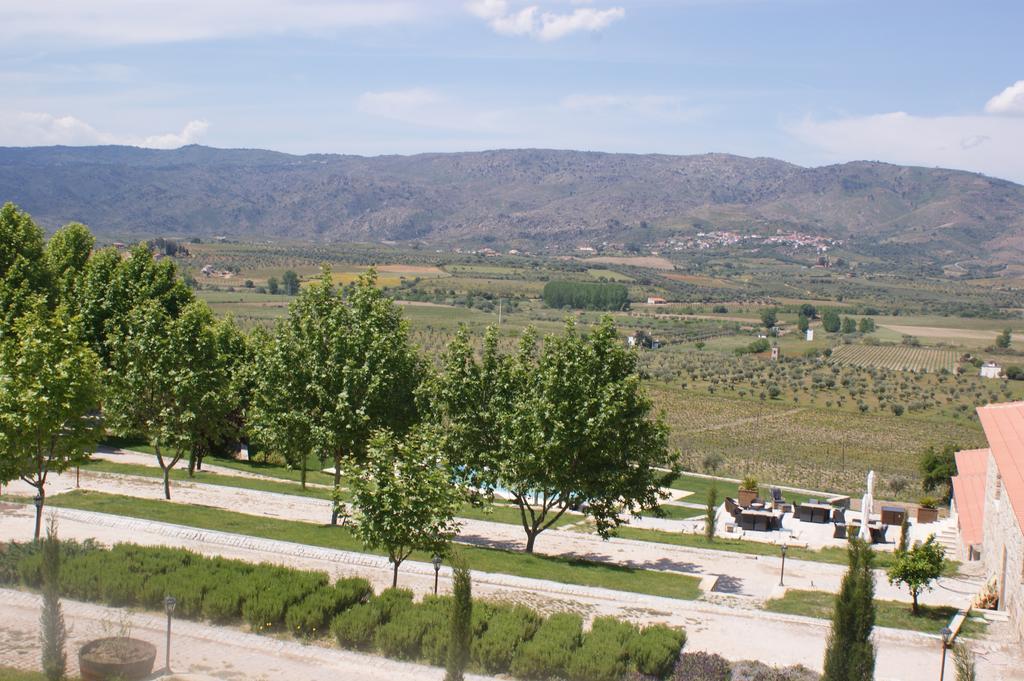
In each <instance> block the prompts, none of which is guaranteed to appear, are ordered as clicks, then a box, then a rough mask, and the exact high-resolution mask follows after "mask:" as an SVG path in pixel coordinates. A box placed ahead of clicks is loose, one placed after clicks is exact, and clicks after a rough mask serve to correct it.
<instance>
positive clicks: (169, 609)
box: [164, 596, 178, 673]
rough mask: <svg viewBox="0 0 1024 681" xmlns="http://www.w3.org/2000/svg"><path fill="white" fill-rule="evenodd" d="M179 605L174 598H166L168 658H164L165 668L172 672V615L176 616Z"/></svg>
mask: <svg viewBox="0 0 1024 681" xmlns="http://www.w3.org/2000/svg"><path fill="white" fill-rule="evenodd" d="M177 604H178V601H177V599H176V598H175V597H174V596H167V597H165V598H164V612H166V613H167V656H166V658H164V668H165V669H166V670H167V671H168V673H169V672H170V671H171V615H173V614H174V606H176V605H177Z"/></svg>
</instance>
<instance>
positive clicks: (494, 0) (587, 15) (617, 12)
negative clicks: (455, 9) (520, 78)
mask: <svg viewBox="0 0 1024 681" xmlns="http://www.w3.org/2000/svg"><path fill="white" fill-rule="evenodd" d="M574 4H576V3H574ZM466 9H467V10H468V11H469V12H470V13H471V14H473V15H475V16H477V17H479V18H481V19H483V20H484V21H486V22H487V24H488V25H489V26H490V27H491V29H493V30H494V31H495V32H496V33H500V34H502V35H528V36H531V37H533V38H537V39H539V40H558V39H559V38H564V37H565V36H567V35H570V34H572V33H578V32H580V31H586V32H594V31H600V30H603V29H605V28H607V27H608V26H610V25H611V24H613V23H614V22H616V21H618V20H619V19H622V18H623V17H624V16H626V10H625V9H623V8H621V7H611V8H609V9H593V8H590V7H579V8H576V9H574V10H573V11H572V12H570V13H568V14H559V13H556V12H542V11H541V8H540V6H538V5H529V6H527V7H523V8H521V9H518V10H514V9H512V7H511V6H510V5H509V2H508V0H473V1H472V2H469V3H467V4H466Z"/></svg>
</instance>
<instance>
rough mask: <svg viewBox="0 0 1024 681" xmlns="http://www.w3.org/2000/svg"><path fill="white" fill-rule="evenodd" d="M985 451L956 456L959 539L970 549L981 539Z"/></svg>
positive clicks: (983, 511)
mask: <svg viewBox="0 0 1024 681" xmlns="http://www.w3.org/2000/svg"><path fill="white" fill-rule="evenodd" d="M988 456H989V450H987V449H967V450H964V451H962V452H957V453H956V471H957V475H956V476H955V477H954V478H953V497H954V498H955V499H956V512H957V522H958V524H959V526H960V538H961V540H963V543H964V544H966V545H968V546H970V545H972V544H980V543H981V542H982V540H983V539H984V536H985V531H984V528H985V481H986V480H985V479H986V477H987V475H988Z"/></svg>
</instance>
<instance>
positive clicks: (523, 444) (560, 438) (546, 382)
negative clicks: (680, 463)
mask: <svg viewBox="0 0 1024 681" xmlns="http://www.w3.org/2000/svg"><path fill="white" fill-rule="evenodd" d="M637 362H638V359H637V356H636V353H633V352H630V351H628V350H627V349H626V348H625V347H624V346H623V344H622V343H621V342H620V341H619V339H618V336H617V333H616V330H615V326H614V325H613V323H612V320H611V318H610V317H605V318H604V319H602V320H601V322H600V324H599V325H598V326H597V327H595V328H594V329H592V331H591V333H590V335H589V336H587V337H584V336H582V335H581V334H580V333H579V332H578V331H577V329H576V325H575V322H574V321H573V320H572V319H569V320H567V321H566V324H565V330H564V331H563V333H562V334H561V335H558V336H549V337H547V338H546V339H545V340H544V345H543V349H542V350H538V348H537V337H536V333H535V332H534V331H533V330H532V329H528V330H527V331H526V332H525V333H524V334H523V336H522V338H521V339H520V343H519V349H518V351H516V352H514V353H509V354H504V353H502V352H500V351H499V350H498V337H497V331H496V330H495V329H493V328H491V329H488V331H487V334H486V335H485V338H484V350H483V356H482V359H481V360H480V361H479V362H478V361H477V360H476V357H475V356H474V352H473V349H472V347H471V345H470V343H469V340H468V335H467V333H466V331H465V329H460V330H459V333H458V334H457V335H456V338H455V339H454V340H453V342H452V343H451V344H450V346H449V352H448V353H447V356H446V358H445V362H444V364H445V370H444V374H443V376H441V377H440V379H439V380H438V382H437V385H436V387H435V390H434V393H433V398H434V399H433V404H432V406H433V407H434V409H435V410H436V413H437V415H438V416H439V418H440V419H441V420H442V422H443V423H444V426H445V428H446V432H448V433H449V435H450V441H451V444H452V451H453V454H452V456H453V461H454V462H455V464H456V466H457V468H458V470H461V471H464V472H465V473H466V475H467V479H468V483H469V485H470V486H471V487H474V488H482V489H485V490H493V489H495V488H498V487H501V488H504V489H506V490H508V491H509V493H510V495H511V498H512V500H513V502H514V503H515V504H516V505H517V506H518V507H519V511H520V520H521V522H522V525H523V529H524V531H525V532H526V536H527V542H526V550H527V552H532V551H533V548H534V543H535V541H536V538H537V535H539V534H540V533H541V532H543V531H544V530H546V529H547V528H549V527H551V526H552V525H553V524H554V523H556V522H557V521H558V519H559V518H561V517H562V515H563V514H564V513H565V512H566V511H567V510H568V509H570V508H578V509H580V510H581V511H582V512H584V513H585V514H586V515H587V516H589V517H590V518H591V519H593V520H594V521H595V524H596V528H597V531H598V533H599V534H600V535H601V536H602V537H608V536H609V535H610V534H611V532H612V531H613V530H614V529H615V528H616V527H618V526H619V525H620V524H621V523H622V522H623V516H624V515H626V514H637V513H639V512H640V511H642V510H648V509H657V508H658V502H659V500H660V499H662V498H663V496H662V493H661V487H662V486H663V485H666V484H667V483H668V482H669V481H670V480H671V479H672V478H673V477H674V475H675V472H674V470H675V469H674V468H673V472H670V473H667V474H665V473H660V472H659V469H662V468H667V467H674V465H675V463H674V461H673V457H671V456H670V455H669V452H668V447H667V428H666V426H665V425H664V423H663V422H662V421H661V420H660V419H656V418H653V417H652V413H651V412H652V411H653V408H652V404H651V401H650V399H649V398H648V397H647V395H646V394H645V393H644V391H643V389H642V387H641V384H640V374H639V369H638V365H637Z"/></svg>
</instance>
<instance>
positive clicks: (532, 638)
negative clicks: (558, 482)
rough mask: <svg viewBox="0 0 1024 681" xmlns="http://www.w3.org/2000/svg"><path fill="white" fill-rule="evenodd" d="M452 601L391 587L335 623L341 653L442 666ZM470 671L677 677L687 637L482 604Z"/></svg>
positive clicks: (600, 679)
mask: <svg viewBox="0 0 1024 681" xmlns="http://www.w3.org/2000/svg"><path fill="white" fill-rule="evenodd" d="M450 603H451V601H450V599H449V597H447V596H440V597H437V596H427V597H426V598H424V599H423V601H421V602H420V603H414V602H413V599H412V593H411V592H410V591H406V590H403V589H388V590H386V591H384V592H382V593H381V594H380V596H378V597H376V598H371V599H370V600H369V601H367V602H366V603H362V604H360V605H357V606H355V607H353V608H350V609H348V610H345V611H343V612H342V613H341V614H339V615H338V616H337V617H335V619H334V621H333V622H332V623H331V633H332V634H334V636H335V638H336V639H337V640H338V643H339V644H340V645H341V646H342V647H344V648H353V649H356V650H363V651H376V652H378V653H381V654H382V655H386V656H388V657H393V658H397V659H400V660H419V661H424V662H427V663H429V664H434V665H441V664H443V663H444V660H445V657H446V654H447V646H448V636H447V627H446V622H447V618H448V609H449V607H450ZM472 632H473V640H472V644H471V649H470V656H471V657H470V659H471V663H472V666H473V667H475V668H476V669H478V670H479V671H481V672H484V673H487V674H512V675H514V676H517V677H519V678H522V679H530V680H533V679H537V680H542V679H569V680H570V681H618V680H619V679H622V678H623V677H624V676H625V675H626V674H627V673H629V672H632V671H636V672H639V673H641V674H644V675H647V676H650V677H657V678H664V677H666V676H667V675H669V674H670V673H671V672H672V669H673V667H674V666H675V663H676V661H677V660H678V658H679V653H680V650H681V649H682V647H683V644H684V643H685V641H686V635H685V633H684V632H683V631H681V630H678V629H672V628H670V627H666V626H663V625H655V626H651V627H647V628H646V629H642V630H641V629H638V628H637V627H636V626H635V625H633V624H630V623H628V622H623V621H621V620H618V619H615V618H613V617H599V618H597V619H596V620H594V624H593V626H592V627H591V629H590V631H589V632H586V633H584V632H583V620H582V619H581V618H580V616H579V615H571V614H565V613H560V614H556V615H552V616H551V617H549V618H547V619H544V618H542V617H541V616H540V615H538V614H537V613H536V612H535V611H533V610H531V609H530V608H527V607H523V606H513V605H505V604H499V603H489V602H486V601H478V602H476V603H474V607H473V625H472Z"/></svg>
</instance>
